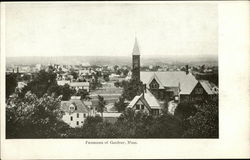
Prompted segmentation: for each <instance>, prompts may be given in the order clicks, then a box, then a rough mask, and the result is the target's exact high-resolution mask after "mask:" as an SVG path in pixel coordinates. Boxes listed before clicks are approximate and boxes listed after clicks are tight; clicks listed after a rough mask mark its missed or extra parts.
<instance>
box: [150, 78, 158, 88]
mask: <svg viewBox="0 0 250 160" xmlns="http://www.w3.org/2000/svg"><path fill="white" fill-rule="evenodd" d="M149 86H150V88H151V89H158V88H159V84H158V83H157V81H156V80H155V79H153V80H152V82H151V83H150V85H149Z"/></svg>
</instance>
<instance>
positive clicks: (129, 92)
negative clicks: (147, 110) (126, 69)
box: [122, 79, 143, 100]
mask: <svg viewBox="0 0 250 160" xmlns="http://www.w3.org/2000/svg"><path fill="white" fill-rule="evenodd" d="M122 87H123V93H122V96H123V97H124V98H125V99H127V100H132V99H133V98H134V97H135V96H136V95H137V94H140V93H142V91H143V83H142V82H141V81H137V80H134V79H132V80H130V81H128V82H127V81H124V82H123V83H122Z"/></svg>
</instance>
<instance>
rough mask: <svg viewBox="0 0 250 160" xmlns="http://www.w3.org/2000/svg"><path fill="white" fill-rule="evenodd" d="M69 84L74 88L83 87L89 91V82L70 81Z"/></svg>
mask: <svg viewBox="0 0 250 160" xmlns="http://www.w3.org/2000/svg"><path fill="white" fill-rule="evenodd" d="M69 86H70V87H71V88H74V89H75V90H79V89H85V90H86V91H87V92H89V82H70V84H69Z"/></svg>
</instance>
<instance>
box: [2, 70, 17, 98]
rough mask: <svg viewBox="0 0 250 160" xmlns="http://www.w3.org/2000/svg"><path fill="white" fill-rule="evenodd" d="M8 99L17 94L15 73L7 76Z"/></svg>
mask: <svg viewBox="0 0 250 160" xmlns="http://www.w3.org/2000/svg"><path fill="white" fill-rule="evenodd" d="M5 81H6V95H5V96H6V99H7V98H9V96H10V95H11V94H12V93H14V92H15V89H16V87H17V75H16V74H14V73H11V74H6V79H5Z"/></svg>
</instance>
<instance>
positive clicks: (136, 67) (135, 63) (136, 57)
mask: <svg viewBox="0 0 250 160" xmlns="http://www.w3.org/2000/svg"><path fill="white" fill-rule="evenodd" d="M132 79H134V80H137V81H140V50H139V46H138V42H137V38H135V44H134V48H133V52H132Z"/></svg>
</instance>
